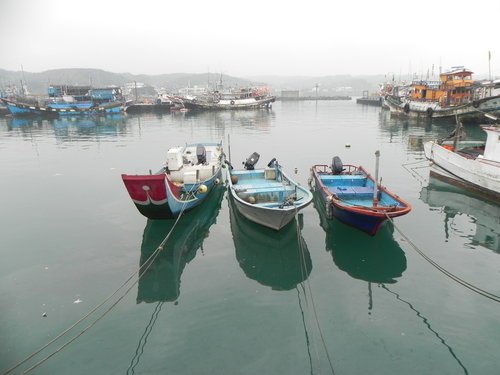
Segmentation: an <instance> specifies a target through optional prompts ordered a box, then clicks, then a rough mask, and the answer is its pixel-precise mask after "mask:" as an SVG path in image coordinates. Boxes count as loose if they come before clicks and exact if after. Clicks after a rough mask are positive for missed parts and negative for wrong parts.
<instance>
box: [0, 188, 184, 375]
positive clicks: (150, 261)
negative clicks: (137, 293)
mask: <svg viewBox="0 0 500 375" xmlns="http://www.w3.org/2000/svg"><path fill="white" fill-rule="evenodd" d="M193 188H194V185H193V187H192V188H191V190H190V191H192V190H193ZM185 209H186V202H185V203H184V204H183V206H182V208H181V210H180V212H179V216H178V217H177V219H176V220H175V222H174V225H173V226H172V228H171V229H170V231H169V232H168V233H167V235H166V236H165V238H164V239H163V240H162V242H161V243H160V245H159V246H158V247H157V248H156V250H155V251H153V253H152V254H151V255H150V257H149V258H148V259H146V261H145V262H144V263H143V265H142V266H139V268H138V269H137V270H136V271H134V273H132V274H131V275H130V276H129V277H128V278H127V280H125V282H123V283H122V285H120V287H118V289H116V290H115V291H114V292H113V293H112V294H111V295H109V296H108V297H107V298H106V299H104V300H103V301H102V302H101V303H99V304H97V305H96V306H95V307H94V308H93V309H92V310H90V311H89V312H88V313H87V314H85V315H84V316H83V317H81V318H80V319H79V320H77V321H76V322H75V323H73V324H72V325H71V326H70V327H68V328H67V329H65V330H64V331H62V332H61V333H60V334H59V335H57V336H56V337H54V338H53V339H52V340H50V341H49V342H47V343H46V344H45V345H43V346H42V347H41V348H39V349H37V350H36V351H35V352H33V353H32V354H30V355H29V356H27V357H26V358H25V359H23V360H22V361H20V362H18V363H17V364H16V365H14V366H12V367H11V368H9V369H8V370H6V371H5V372H3V373H2V375H8V374H10V373H11V372H12V371H14V370H15V369H17V368H18V367H19V366H21V365H22V364H24V363H26V362H27V361H29V360H30V359H31V358H33V357H34V356H35V355H37V354H38V353H40V352H41V351H42V350H44V349H45V348H47V347H48V346H49V345H51V344H53V343H54V342H55V341H57V340H58V339H60V338H61V337H63V336H64V335H65V334H66V333H68V332H69V331H71V330H72V329H73V328H75V327H76V326H77V325H78V324H79V323H81V322H83V321H84V320H85V319H87V318H88V317H89V316H90V315H92V314H93V313H94V312H95V311H96V310H97V309H99V308H100V307H102V306H103V305H104V304H105V303H106V302H108V301H110V300H111V298H113V296H114V295H115V294H117V293H118V292H119V291H120V290H121V289H123V288H124V287H125V286H126V285H127V284H128V283H129V281H130V280H132V278H133V277H134V276H135V275H137V276H138V277H137V280H135V281H134V282H133V283H132V285H131V286H130V287H129V288H128V289H127V290H125V292H124V294H123V295H121V297H119V298H118V300H116V301H115V302H114V303H113V304H112V305H111V306H110V307H109V308H108V309H107V310H106V311H104V312H103V313H102V314H101V315H100V316H99V317H97V319H95V320H94V321H93V322H92V323H91V324H90V325H88V326H87V327H85V328H84V329H83V330H82V331H81V332H80V333H78V334H77V335H76V336H73V337H72V338H71V339H70V340H69V341H67V342H65V343H64V344H63V345H62V346H60V347H59V348H57V349H56V350H55V351H54V352H52V353H51V354H49V355H48V356H46V357H45V358H43V359H41V360H40V361H38V362H37V363H35V364H34V365H33V366H31V367H30V368H28V369H27V370H25V371H23V374H27V373H29V372H31V371H33V370H34V369H35V368H37V367H38V366H40V365H42V364H43V363H45V362H46V361H47V360H49V359H50V358H51V357H53V356H54V355H56V354H57V353H59V352H60V351H61V350H62V349H64V348H65V347H67V346H68V345H69V344H71V343H72V342H73V341H75V340H76V339H77V338H78V337H80V336H81V335H83V334H84V333H85V332H87V331H88V330H89V329H90V328H92V327H93V326H94V325H95V324H96V323H97V322H98V321H99V320H101V319H102V318H104V317H105V316H106V315H107V314H108V313H109V312H110V311H111V310H112V309H113V308H114V307H115V306H116V305H117V304H118V303H119V302H120V301H121V300H122V299H123V298H124V297H125V296H126V295H127V294H128V293H129V292H130V290H132V288H133V287H134V286H135V285H136V284H137V283H138V282H139V279H140V278H141V277H142V275H144V274H145V273H146V271H147V270H148V269H149V267H151V265H152V264H153V262H154V260H155V259H156V258H157V257H158V255H159V254H160V252H161V251H162V250H163V248H164V246H165V244H166V243H167V241H168V239H169V238H170V235H171V234H172V233H173V231H174V229H175V227H176V226H177V223H178V222H179V219H180V218H181V217H182V214H183V213H184V211H185ZM143 268H144V269H143Z"/></svg>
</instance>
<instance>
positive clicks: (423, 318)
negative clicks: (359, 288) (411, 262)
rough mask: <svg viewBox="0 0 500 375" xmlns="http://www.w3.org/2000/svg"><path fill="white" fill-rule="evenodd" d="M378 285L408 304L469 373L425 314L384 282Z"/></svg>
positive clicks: (466, 372)
mask: <svg viewBox="0 0 500 375" xmlns="http://www.w3.org/2000/svg"><path fill="white" fill-rule="evenodd" d="M378 285H379V286H380V287H381V288H382V289H384V290H386V291H387V292H389V293H391V294H393V295H394V296H395V297H396V299H397V300H398V301H401V302H403V303H404V304H406V305H408V307H409V308H410V309H411V310H413V311H414V312H415V313H416V314H417V316H418V317H419V318H420V319H422V322H424V324H425V325H426V326H427V329H428V330H429V331H431V332H432V333H433V334H434V335H435V336H436V337H437V338H438V339H439V341H441V343H442V344H443V345H444V346H445V347H446V348H447V349H448V351H449V352H450V354H451V356H452V357H453V358H454V359H455V360H456V361H457V363H458V365H459V366H460V367H461V368H462V369H463V370H464V374H465V375H468V374H469V371H468V370H467V368H466V367H465V365H464V364H463V363H462V361H460V359H459V358H458V356H457V355H456V354H455V351H454V350H453V348H452V347H451V346H450V345H448V343H447V342H446V340H445V339H444V338H442V337H441V335H440V334H439V333H438V332H437V331H436V330H435V329H433V328H432V327H431V323H430V322H429V319H427V318H426V317H425V316H423V315H422V313H421V312H420V311H418V310H417V309H416V308H415V307H414V306H413V305H412V304H411V303H410V302H408V301H406V300H405V299H403V298H401V296H400V295H399V293H396V292H393V291H392V290H390V289H389V288H388V287H387V286H386V285H385V284H378Z"/></svg>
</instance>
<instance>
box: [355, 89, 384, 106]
mask: <svg viewBox="0 0 500 375" xmlns="http://www.w3.org/2000/svg"><path fill="white" fill-rule="evenodd" d="M356 103H358V104H364V105H373V106H377V107H380V106H382V98H381V97H380V95H378V94H371V95H369V94H368V91H363V96H362V97H361V98H357V99H356Z"/></svg>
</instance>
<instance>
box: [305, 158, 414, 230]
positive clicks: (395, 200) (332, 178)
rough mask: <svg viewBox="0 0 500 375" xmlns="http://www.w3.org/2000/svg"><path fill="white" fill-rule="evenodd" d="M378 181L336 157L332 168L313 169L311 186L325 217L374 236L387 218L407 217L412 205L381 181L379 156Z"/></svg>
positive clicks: (316, 167)
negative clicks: (317, 196) (322, 207)
mask: <svg viewBox="0 0 500 375" xmlns="http://www.w3.org/2000/svg"><path fill="white" fill-rule="evenodd" d="M376 155H377V171H376V174H375V178H374V177H372V176H371V175H370V174H369V173H368V172H367V171H366V170H365V169H364V168H363V167H361V166H359V167H357V166H354V165H344V164H343V163H342V161H341V160H340V158H339V157H338V156H335V157H334V158H333V161H332V165H331V166H329V165H323V164H318V165H314V166H313V167H312V168H311V178H310V184H311V187H312V188H313V190H314V191H317V192H318V193H319V195H320V197H321V200H322V202H323V205H324V207H325V212H326V218H327V219H329V220H331V219H333V218H334V217H335V218H337V219H338V220H340V221H342V222H343V223H345V224H348V225H351V226H353V227H355V228H358V229H360V230H362V231H363V232H366V233H368V234H369V235H371V236H374V235H375V234H376V233H377V231H378V229H379V227H380V226H381V225H382V224H383V223H384V222H385V221H386V220H387V219H388V218H391V219H392V218H395V217H398V216H402V215H406V214H407V213H408V212H410V211H411V205H410V204H409V203H407V202H406V201H404V200H403V199H401V198H400V197H398V196H397V195H396V194H394V193H392V192H390V191H389V190H388V189H387V188H385V187H384V186H382V185H381V184H380V183H376V182H375V181H378V157H379V153H378V152H377V153H376Z"/></svg>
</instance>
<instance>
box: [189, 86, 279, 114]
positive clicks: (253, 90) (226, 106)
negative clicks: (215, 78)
mask: <svg viewBox="0 0 500 375" xmlns="http://www.w3.org/2000/svg"><path fill="white" fill-rule="evenodd" d="M180 98H181V99H182V101H183V103H184V106H185V107H186V108H188V109H193V110H197V109H198V110H231V109H258V108H270V107H271V106H272V103H274V101H275V100H276V97H275V96H273V95H271V94H270V91H269V89H268V88H267V87H245V88H240V89H236V90H228V91H224V90H215V91H209V92H206V93H204V94H201V95H196V96H188V95H186V96H181V97H180Z"/></svg>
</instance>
